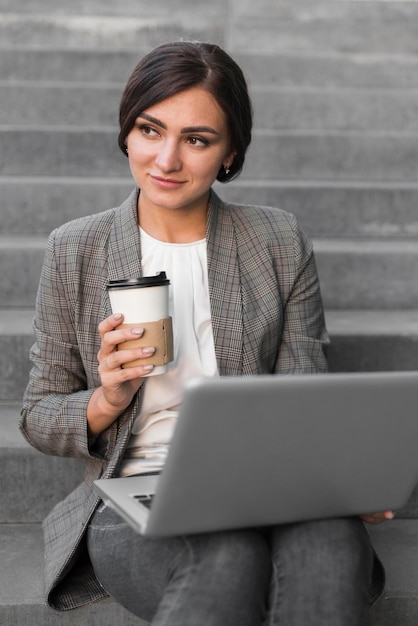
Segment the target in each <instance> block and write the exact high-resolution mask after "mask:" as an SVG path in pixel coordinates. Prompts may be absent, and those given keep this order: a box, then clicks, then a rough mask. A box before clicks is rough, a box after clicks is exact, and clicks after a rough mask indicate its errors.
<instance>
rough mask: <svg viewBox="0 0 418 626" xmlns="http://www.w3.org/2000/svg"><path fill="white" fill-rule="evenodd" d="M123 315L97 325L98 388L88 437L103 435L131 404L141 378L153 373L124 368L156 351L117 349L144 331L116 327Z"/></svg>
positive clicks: (91, 406)
mask: <svg viewBox="0 0 418 626" xmlns="http://www.w3.org/2000/svg"><path fill="white" fill-rule="evenodd" d="M122 322H123V315H121V314H118V313H117V314H113V315H111V316H110V317H108V318H106V319H105V320H103V321H102V322H101V323H100V324H99V334H100V337H101V345H100V349H99V352H98V354H97V360H98V362H99V367H98V372H99V375H100V381H101V387H99V388H98V389H96V390H95V391H94V393H93V395H92V396H91V398H90V402H89V404H88V407H87V422H88V428H89V435H90V436H95V435H98V434H100V433H101V432H103V431H104V430H105V429H106V428H108V427H109V426H110V425H111V424H112V423H113V422H114V421H115V419H117V418H118V417H119V415H120V414H121V413H123V411H124V410H125V409H126V408H127V407H128V406H129V405H130V403H131V401H132V398H133V397H134V395H135V393H136V392H137V391H138V389H139V388H140V386H141V385H142V384H143V382H144V376H146V375H147V374H149V373H150V372H151V371H152V368H153V366H152V365H138V366H135V367H129V368H123V367H122V365H123V364H124V363H128V362H129V361H133V360H135V359H140V358H147V357H150V356H152V354H153V353H154V352H155V347H153V346H149V347H143V348H134V349H129V350H118V348H117V346H118V345H119V344H120V343H122V342H124V341H129V340H132V339H138V338H139V337H141V336H142V335H143V332H144V329H143V328H141V327H140V325H138V328H133V329H132V328H122V329H118V328H117V327H118V326H119V325H120V324H122Z"/></svg>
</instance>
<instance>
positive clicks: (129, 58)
mask: <svg viewBox="0 0 418 626" xmlns="http://www.w3.org/2000/svg"><path fill="white" fill-rule="evenodd" d="M148 50H149V48H145V47H143V46H142V44H140V45H139V46H138V47H137V48H136V49H135V50H132V51H129V50H114V51H112V50H100V51H99V50H73V49H72V50H62V49H58V50H48V49H46V50H45V49H42V50H37V49H34V50H24V49H22V50H21V49H18V48H16V49H14V48H11V49H7V48H5V49H4V50H2V54H1V56H0V76H1V78H2V80H44V81H59V82H61V81H64V82H66V81H85V82H86V83H87V84H88V83H101V82H113V83H118V84H120V85H124V84H125V82H126V81H127V79H128V77H129V75H130V73H131V71H132V70H133V68H134V67H135V65H136V64H137V62H138V61H139V60H140V59H141V58H142V56H143V55H144V54H145V53H146V52H148ZM229 51H230V50H229ZM232 55H233V56H234V58H235V59H236V60H237V61H238V63H239V64H240V65H241V67H242V68H243V70H244V72H245V75H246V77H247V80H248V82H249V84H250V85H252V86H255V85H267V86H271V85H276V86H278V87H297V88H301V87H308V86H322V87H328V88H332V87H344V88H347V87H350V86H351V87H358V88H382V87H383V88H385V87H387V88H389V89H396V88H407V89H410V88H411V86H413V85H416V84H418V60H417V59H416V57H414V56H405V57H403V56H399V57H393V58H392V57H389V56H386V55H383V56H381V57H380V56H371V57H367V56H359V55H351V56H350V55H341V56H339V55H335V56H334V55H326V54H324V55H321V54H316V55H312V54H311V53H306V54H303V53H300V54H298V53H296V52H293V53H292V52H286V53H279V54H262V53H261V52H260V51H258V52H255V53H253V54H246V53H245V51H242V52H232Z"/></svg>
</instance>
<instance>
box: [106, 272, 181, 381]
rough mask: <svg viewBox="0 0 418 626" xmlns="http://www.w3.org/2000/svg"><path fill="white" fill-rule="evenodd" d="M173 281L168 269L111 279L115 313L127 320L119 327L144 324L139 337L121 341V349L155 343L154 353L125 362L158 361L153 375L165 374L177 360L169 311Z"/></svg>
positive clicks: (110, 285)
mask: <svg viewBox="0 0 418 626" xmlns="http://www.w3.org/2000/svg"><path fill="white" fill-rule="evenodd" d="M169 285H170V281H169V279H168V278H167V276H166V273H165V272H160V273H159V274H156V275H155V276H140V277H138V278H127V279H123V280H111V281H109V283H108V284H107V291H108V294H109V298H110V304H111V307H112V311H113V313H122V314H123V316H124V320H123V323H122V324H120V326H118V328H138V327H140V328H144V331H145V332H144V334H143V335H142V337H140V338H139V339H132V340H129V341H125V342H123V343H121V344H119V346H118V349H119V350H124V349H130V348H137V347H141V346H142V347H145V346H155V352H154V354H153V355H151V356H150V357H146V358H143V359H137V360H135V361H131V362H129V363H124V365H123V367H135V366H136V365H154V368H153V370H152V371H151V373H150V374H149V376H155V375H157V374H164V372H166V371H167V369H168V363H169V362H170V361H172V360H173V329H172V319H171V317H170V316H169V311H168V289H169Z"/></svg>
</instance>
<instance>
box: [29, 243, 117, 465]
mask: <svg viewBox="0 0 418 626" xmlns="http://www.w3.org/2000/svg"><path fill="white" fill-rule="evenodd" d="M55 235H56V231H54V232H53V233H52V234H51V235H50V237H49V240H48V245H47V249H46V252H45V257H44V264H43V268H42V272H41V278H40V283H39V288H38V294H37V300H36V310H35V319H34V324H33V328H34V333H35V343H34V345H33V346H32V348H31V351H30V359H31V361H32V369H31V372H30V377H29V382H28V385H27V388H26V391H25V394H24V400H23V408H22V412H21V420H20V429H21V432H22V433H23V435H24V437H25V438H26V439H27V441H28V442H29V443H30V444H31V445H32V446H34V447H35V448H37V449H38V450H40V451H41V452H44V453H47V454H52V455H57V456H69V457H85V458H92V457H93V458H103V459H106V458H109V456H110V453H111V451H110V447H111V444H112V440H114V438H115V433H114V430H115V429H114V428H112V427H111V428H110V429H108V431H105V433H104V434H103V435H101V436H100V437H99V438H97V439H96V440H95V441H94V442H93V441H89V439H88V433H87V419H86V410H87V404H88V402H89V400H90V397H91V395H92V393H93V391H94V388H95V386H94V385H92V384H91V380H90V384H89V383H88V376H87V372H86V369H85V366H84V362H83V359H82V357H81V354H80V347H79V346H80V344H79V337H78V336H77V330H76V324H75V308H74V306H75V305H74V302H72V293H74V289H75V287H74V284H70V283H72V282H74V281H72V275H71V273H69V274H68V276H67V274H66V272H65V271H62V270H63V267H64V266H65V263H66V260H65V256H66V255H65V254H64V253H63V250H62V249H60V250H59V252H57V250H56V237H55ZM58 260H60V263H58V262H57V261H58ZM60 270H61V271H60ZM89 340H90V338H89V337H86V343H89ZM93 343H94V342H93ZM89 349H90V350H91V351H92V352H94V351H95V346H94V345H92V346H91V348H89V347H88V346H87V350H89ZM91 357H92V359H93V360H94V356H93V354H91ZM89 377H90V379H91V374H90V376H89ZM93 444H94V445H93Z"/></svg>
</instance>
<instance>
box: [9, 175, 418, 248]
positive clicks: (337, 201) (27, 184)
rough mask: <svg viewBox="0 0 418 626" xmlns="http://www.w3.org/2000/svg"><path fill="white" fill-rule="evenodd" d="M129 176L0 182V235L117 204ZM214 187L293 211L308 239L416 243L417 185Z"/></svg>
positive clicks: (33, 230)
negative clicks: (410, 240)
mask: <svg viewBox="0 0 418 626" xmlns="http://www.w3.org/2000/svg"><path fill="white" fill-rule="evenodd" d="M133 184H134V183H133V180H132V178H131V177H129V176H128V177H125V178H123V177H121V178H62V177H61V178H60V177H53V178H48V177H32V178H28V177H7V176H5V177H0V198H1V201H0V211H1V217H2V219H1V220H0V236H1V235H5V236H10V235H30V236H33V235H47V234H48V233H50V232H51V231H52V230H53V229H54V228H56V227H57V226H59V225H60V224H63V223H64V222H66V221H68V220H71V219H73V218H76V217H81V216H83V215H89V214H91V213H98V212H99V211H103V210H106V209H108V208H110V207H113V206H118V205H119V204H120V203H121V202H123V200H124V199H125V198H126V197H127V195H128V194H129V193H130V191H131V190H132V188H133ZM215 189H216V190H217V191H218V192H219V194H220V195H221V197H223V198H224V199H225V200H226V201H229V202H238V203H244V204H264V205H268V206H275V207H280V208H282V209H284V210H285V211H290V212H291V213H294V214H295V215H296V216H297V217H298V219H299V221H300V224H301V226H302V227H303V229H304V230H305V232H306V233H308V234H309V235H310V236H311V237H317V238H324V237H342V238H346V237H354V238H363V237H365V238H368V239H372V238H382V239H384V238H386V237H396V238H398V239H399V238H414V237H416V236H417V235H418V217H417V210H416V207H417V205H418V183H415V182H403V183H398V182H393V183H385V182H380V183H373V182H370V183H369V182H353V181H347V182H344V181H343V182H340V181H337V182H335V181H332V180H324V181H313V180H293V181H274V180H258V181H254V180H249V179H247V180H245V179H238V180H237V181H234V182H232V183H228V184H227V185H221V184H216V185H215Z"/></svg>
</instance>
